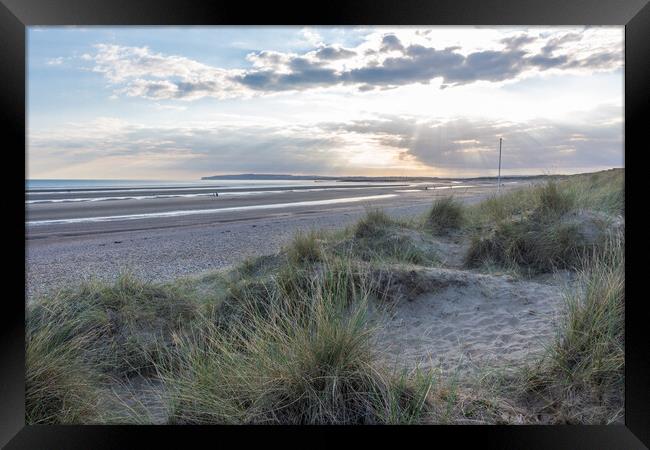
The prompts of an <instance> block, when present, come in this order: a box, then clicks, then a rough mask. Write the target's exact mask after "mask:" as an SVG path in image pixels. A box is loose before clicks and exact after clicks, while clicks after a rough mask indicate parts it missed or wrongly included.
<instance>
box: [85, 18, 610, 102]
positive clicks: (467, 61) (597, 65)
mask: <svg viewBox="0 0 650 450" xmlns="http://www.w3.org/2000/svg"><path fill="white" fill-rule="evenodd" d="M426 31H432V32H430V33H427V32H426ZM473 33H474V34H473V35H474V36H478V35H479V34H480V33H484V34H485V33H487V36H488V37H489V38H490V39H488V40H486V41H484V42H483V43H482V45H480V46H477V42H473V43H471V44H470V45H467V46H462V45H449V46H443V45H441V43H444V44H454V43H456V40H455V39H449V38H448V39H446V40H444V39H440V40H439V39H438V37H439V34H437V30H435V29H434V30H417V29H401V28H399V29H396V30H393V31H391V32H387V31H386V30H381V31H377V32H376V33H372V34H369V35H367V36H366V37H365V41H364V42H362V43H361V44H359V45H358V46H356V47H354V48H345V47H342V46H341V45H338V44H325V43H323V41H322V38H321V36H320V35H319V34H318V33H317V32H315V31H313V30H311V29H303V30H302V31H301V34H302V35H303V36H305V37H306V38H308V39H309V41H310V43H311V45H313V47H314V48H313V50H310V51H307V52H305V53H303V54H295V53H283V52H277V51H272V50H266V49H263V50H260V51H257V52H253V53H250V54H249V55H247V57H246V59H247V60H248V61H249V62H250V64H251V67H250V68H249V69H224V68H220V67H214V66H211V65H208V64H204V63H201V62H199V61H196V60H193V59H190V58H186V57H183V56H177V55H165V54H162V53H156V52H153V51H152V50H150V49H149V48H148V47H124V46H118V45H109V44H100V45H97V48H96V50H97V51H96V53H95V54H94V55H92V56H91V58H92V60H93V61H94V67H93V70H94V71H95V72H98V73H101V74H103V75H104V76H105V77H106V79H107V80H108V81H109V82H110V83H111V84H112V85H113V86H114V87H115V92H116V93H119V94H123V95H127V96H132V97H142V98H148V99H153V100H161V99H182V100H195V99H199V98H204V97H214V98H218V99H224V98H236V97H250V96H253V95H266V94H272V93H275V92H282V91H301V90H308V89H314V88H331V87H335V86H350V87H352V88H358V89H359V90H360V91H364V92H367V91H372V90H374V89H387V88H395V87H400V86H405V85H413V84H429V83H432V82H433V81H434V80H437V81H438V85H439V87H440V88H443V89H444V88H446V87H449V86H458V85H464V84H471V83H476V82H488V83H502V82H510V81H513V80H518V79H521V78H524V77H528V76H531V75H535V74H540V73H546V72H548V73H584V74H589V73H594V72H597V71H611V70H615V69H618V68H620V67H621V66H622V60H623V59H622V58H623V48H622V45H623V42H622V33H621V32H620V30H616V29H614V30H612V29H608V28H604V29H601V28H589V29H587V30H582V29H563V28H561V29H559V30H558V29H556V30H554V31H546V30H545V29H535V28H533V29H532V30H531V31H528V32H520V31H514V32H513V31H510V32H498V31H496V32H495V31H494V30H487V31H482V30H480V29H479V30H473ZM84 58H85V56H84Z"/></svg>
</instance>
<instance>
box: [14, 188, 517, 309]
mask: <svg viewBox="0 0 650 450" xmlns="http://www.w3.org/2000/svg"><path fill="white" fill-rule="evenodd" d="M458 185H460V186H472V187H467V188H466V187H459V188H453V189H448V188H446V187H444V188H442V189H441V188H440V187H438V188H437V189H433V188H431V189H428V190H424V189H423V187H422V186H421V185H418V186H408V185H406V186H405V185H404V184H397V185H393V186H386V185H382V184H376V185H366V184H361V185H353V186H345V188H341V187H335V188H328V187H325V186H320V185H318V184H316V185H315V186H314V187H310V188H309V189H306V188H304V187H303V188H302V189H301V188H299V187H291V189H280V188H255V189H254V190H253V189H250V188H245V189H244V188H242V189H239V190H237V191H225V190H224V189H221V190H220V192H221V193H220V195H219V197H217V198H215V197H211V196H198V197H163V198H145V199H134V198H130V199H116V200H102V201H59V200H69V199H71V198H75V199H76V198H83V197H82V196H86V197H88V198H93V196H94V198H105V197H107V196H111V197H125V196H138V197H140V196H155V195H161V194H162V195H165V196H168V195H188V194H194V193H205V192H204V191H202V190H196V189H183V190H174V191H170V190H169V188H165V189H164V190H160V189H158V190H155V189H149V190H146V191H142V190H139V191H137V192H118V191H116V190H111V191H110V192H109V194H108V195H107V193H106V192H87V191H88V190H85V191H84V192H63V193H60V194H52V193H47V194H44V193H40V194H30V195H29V196H28V200H43V199H47V200H50V202H48V203H27V204H26V210H27V225H26V227H27V235H26V253H27V258H26V270H27V282H26V291H27V295H28V298H32V297H33V296H34V295H39V294H42V293H46V292H48V291H51V290H55V289H57V288H59V287H61V286H70V285H76V284H78V283H79V282H80V281H81V280H84V279H88V278H89V277H96V278H99V279H104V280H111V279H113V278H114V277H115V276H116V275H117V274H118V273H119V271H120V270H123V269H128V270H130V271H132V272H133V273H135V274H136V275H138V276H141V277H143V278H144V279H147V280H152V281H167V280H172V279H174V278H176V277H178V276H186V275H195V274H199V273H202V272H205V271H209V270H215V269H220V268H224V267H227V266H230V265H232V264H236V263H238V262H240V261H242V260H243V259H245V258H247V257H250V256H258V255H264V254H271V253H274V252H276V251H278V250H279V249H280V248H281V246H282V245H284V244H286V243H287V242H288V241H289V240H290V239H291V237H292V236H293V235H294V234H295V233H296V231H298V230H309V229H321V228H322V229H334V228H338V227H343V226H346V225H348V224H351V223H353V222H355V221H356V220H358V218H359V217H360V216H361V215H363V213H364V212H365V210H366V209H367V208H369V207H371V208H381V209H384V210H385V211H386V212H387V213H389V214H391V215H394V216H396V217H408V216H414V215H418V214H421V213H424V212H425V211H426V210H427V208H429V207H430V205H431V203H432V201H433V200H434V199H435V198H436V197H439V196H442V195H449V194H450V193H453V195H454V196H455V197H457V198H459V199H462V200H463V201H465V202H469V203H472V202H476V201H479V200H480V199H482V198H485V197H486V196H488V195H489V194H490V193H492V192H494V190H495V188H496V187H495V186H494V184H493V183H485V182H483V183H476V182H471V183H462V184H458ZM447 186H451V185H450V184H448V185H447ZM506 186H507V188H511V187H514V186H521V184H509V185H506ZM242 191H245V192H248V193H249V194H247V195H228V193H230V192H233V193H241V192H242ZM278 191H281V192H278ZM251 192H252V193H251ZM52 200H57V201H56V202H54V201H52ZM327 202H332V203H327ZM339 202H340V203H339ZM269 206H270V207H269ZM238 208H241V209H238ZM219 210H223V211H219ZM197 211H198V213H197ZM200 211H209V212H200ZM178 212H180V213H181V214H183V213H187V214H186V215H173V214H174V213H178ZM147 214H151V215H152V216H150V217H146V216H145V217H142V218H136V219H131V218H125V219H119V217H120V216H133V215H147ZM156 214H160V216H156ZM116 216H117V217H118V219H107V220H97V221H93V220H87V221H84V219H93V218H97V217H100V218H106V217H109V218H111V217H116ZM78 219H81V220H80V221H76V222H75V220H78ZM48 221H53V222H48ZM67 221H69V222H67ZM34 222H48V223H43V224H34Z"/></svg>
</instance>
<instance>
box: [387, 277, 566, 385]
mask: <svg viewBox="0 0 650 450" xmlns="http://www.w3.org/2000/svg"><path fill="white" fill-rule="evenodd" d="M417 276H418V278H419V279H420V282H425V283H426V280H427V279H429V280H432V281H433V280H435V283H436V286H437V288H434V289H433V290H432V291H429V292H425V293H423V294H420V295H418V296H416V297H415V298H412V299H405V298H402V299H400V300H398V301H396V302H395V303H394V304H393V305H392V306H391V308H390V311H389V312H388V313H387V314H386V317H385V318H384V323H383V324H382V326H381V327H379V330H378V333H377V347H378V349H380V350H381V353H382V358H383V359H384V360H385V361H386V362H387V363H389V364H396V365H398V366H403V367H407V368H413V367H415V366H416V365H419V366H420V367H423V368H440V369H441V370H443V371H444V372H453V371H455V370H459V371H460V372H462V373H463V374H464V375H467V374H468V373H470V372H471V371H468V370H467V369H472V368H473V369H483V368H486V367H489V366H494V367H501V368H503V367H508V366H514V365H520V364H522V363H523V362H524V361H525V360H526V359H527V358H529V357H532V356H534V355H535V354H539V352H541V351H542V350H543V348H544V345H545V344H546V343H547V342H548V341H549V340H550V338H551V337H552V333H553V322H554V320H555V317H556V314H557V313H558V311H559V308H560V306H561V304H562V288H561V287H562V284H563V283H564V280H560V279H558V278H554V279H551V280H546V281H545V282H534V281H520V280H517V279H515V278H513V277H512V276H509V275H486V274H479V273H475V272H470V271H462V270H455V269H421V270H418V271H417ZM461 369H462V370H461Z"/></svg>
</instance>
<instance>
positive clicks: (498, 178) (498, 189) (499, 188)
mask: <svg viewBox="0 0 650 450" xmlns="http://www.w3.org/2000/svg"><path fill="white" fill-rule="evenodd" d="M502 140H503V139H502V138H499V176H498V177H497V194H498V193H499V191H500V190H501V141H502Z"/></svg>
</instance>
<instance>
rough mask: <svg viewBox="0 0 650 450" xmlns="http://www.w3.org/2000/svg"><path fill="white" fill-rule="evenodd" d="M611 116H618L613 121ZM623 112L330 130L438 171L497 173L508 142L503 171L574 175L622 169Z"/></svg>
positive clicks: (395, 120) (383, 121) (401, 120)
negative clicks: (584, 169) (563, 119)
mask: <svg viewBox="0 0 650 450" xmlns="http://www.w3.org/2000/svg"><path fill="white" fill-rule="evenodd" d="M612 113H613V114H614V115H612ZM621 115H622V111H621V110H620V108H618V109H617V108H611V107H609V106H604V107H602V108H598V109H597V110H595V111H590V112H587V113H583V114H582V115H581V117H580V120H578V121H574V122H571V123H559V122H555V121H551V120H548V119H535V120H529V121H525V122H517V123H515V122H507V121H499V120H490V119H466V118H453V119H447V120H426V121H422V120H418V119H417V118H413V117H397V116H385V117H381V118H377V119H370V120H359V121H354V122H351V123H347V124H340V123H332V124H328V125H327V126H326V127H325V128H327V129H330V130H333V131H337V132H339V133H353V134H358V135H362V136H366V137H367V138H368V139H370V140H371V141H372V142H373V143H374V144H375V145H383V146H389V147H394V148H396V149H400V150H402V151H404V156H410V157H413V158H415V159H416V160H417V161H419V162H420V163H422V164H424V165H426V166H428V167H430V168H432V169H433V168H436V169H446V170H454V171H471V170H475V171H482V172H483V173H485V171H486V170H490V169H494V167H495V161H496V159H495V158H496V157H497V154H498V153H497V143H498V139H499V137H502V138H503V140H504V144H503V145H504V147H503V148H504V150H503V151H504V167H505V168H507V169H511V170H514V171H517V170H520V171H521V170H526V171H530V170H536V171H537V173H539V172H542V171H546V170H551V169H553V170H560V171H562V170H565V171H567V170H571V169H573V168H580V167H613V166H622V165H623V123H622V121H621Z"/></svg>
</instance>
